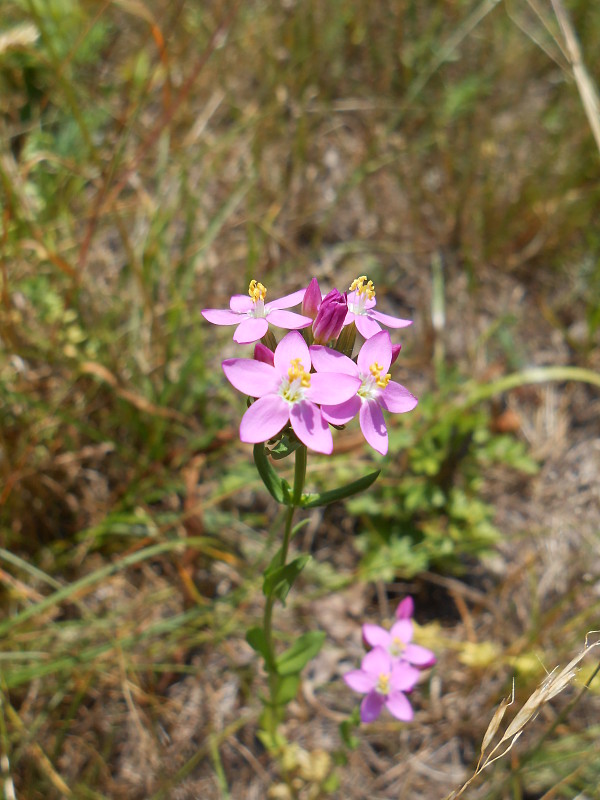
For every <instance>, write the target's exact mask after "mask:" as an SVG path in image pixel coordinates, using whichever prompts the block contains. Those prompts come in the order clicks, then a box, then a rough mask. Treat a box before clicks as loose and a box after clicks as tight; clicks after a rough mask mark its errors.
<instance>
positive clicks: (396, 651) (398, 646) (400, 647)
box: [390, 636, 406, 656]
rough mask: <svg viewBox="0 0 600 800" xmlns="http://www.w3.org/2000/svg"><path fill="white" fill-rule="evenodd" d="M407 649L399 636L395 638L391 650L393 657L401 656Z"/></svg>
mask: <svg viewBox="0 0 600 800" xmlns="http://www.w3.org/2000/svg"><path fill="white" fill-rule="evenodd" d="M405 648H406V645H405V644H404V642H403V641H402V640H401V639H399V638H398V637H397V636H394V638H393V639H392V646H391V648H390V652H391V653H392V655H394V656H399V655H400V654H401V653H403V652H404V650H405Z"/></svg>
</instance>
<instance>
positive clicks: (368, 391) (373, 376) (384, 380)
mask: <svg viewBox="0 0 600 800" xmlns="http://www.w3.org/2000/svg"><path fill="white" fill-rule="evenodd" d="M382 372H383V367H382V366H381V364H379V363H378V362H377V361H374V362H373V363H372V364H371V366H370V367H369V374H368V375H364V374H361V376H360V377H361V380H362V383H361V385H360V388H359V390H358V395H359V397H362V398H363V399H364V400H373V399H374V398H375V397H378V396H379V394H380V390H381V389H385V387H386V386H387V385H388V383H389V382H390V379H391V377H392V375H391V373H390V372H388V373H387V374H386V375H382V374H381V373H382Z"/></svg>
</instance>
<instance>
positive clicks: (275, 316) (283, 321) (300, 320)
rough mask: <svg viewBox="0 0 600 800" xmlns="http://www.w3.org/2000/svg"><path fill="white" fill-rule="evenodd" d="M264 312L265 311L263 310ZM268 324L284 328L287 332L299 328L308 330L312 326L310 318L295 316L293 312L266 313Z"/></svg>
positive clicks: (300, 315)
mask: <svg viewBox="0 0 600 800" xmlns="http://www.w3.org/2000/svg"><path fill="white" fill-rule="evenodd" d="M265 310H266V309H265ZM267 314H268V316H269V322H270V323H271V325H275V326H276V327H277V328H285V329H286V330H288V331H296V330H298V329H299V328H308V326H309V325H312V319H311V318H310V317H303V316H302V314H296V312H295V311H279V310H275V311H268V310H267Z"/></svg>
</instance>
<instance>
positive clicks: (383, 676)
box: [376, 672, 390, 694]
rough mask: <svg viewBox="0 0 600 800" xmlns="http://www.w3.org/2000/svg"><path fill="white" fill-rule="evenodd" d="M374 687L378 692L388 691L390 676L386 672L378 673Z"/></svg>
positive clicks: (384, 692)
mask: <svg viewBox="0 0 600 800" xmlns="http://www.w3.org/2000/svg"><path fill="white" fill-rule="evenodd" d="M376 688H377V691H378V692H379V693H380V694H389V693H390V676H389V674H388V673H387V672H381V673H380V675H379V680H378V681H377V687H376Z"/></svg>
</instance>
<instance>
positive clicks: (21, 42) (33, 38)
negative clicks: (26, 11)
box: [0, 23, 40, 55]
mask: <svg viewBox="0 0 600 800" xmlns="http://www.w3.org/2000/svg"><path fill="white" fill-rule="evenodd" d="M39 35H40V33H39V31H38V29H37V28H36V27H35V25H32V24H31V23H25V24H23V25H15V27H14V28H11V29H10V30H9V31H5V32H4V33H0V55H2V53H6V52H7V50H22V49H24V48H27V47H29V46H30V45H32V44H35V43H36V42H37V40H38V38H39Z"/></svg>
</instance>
